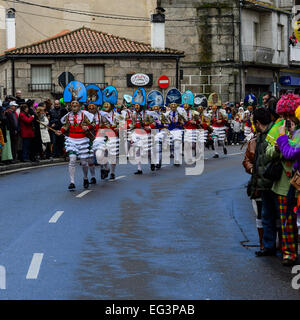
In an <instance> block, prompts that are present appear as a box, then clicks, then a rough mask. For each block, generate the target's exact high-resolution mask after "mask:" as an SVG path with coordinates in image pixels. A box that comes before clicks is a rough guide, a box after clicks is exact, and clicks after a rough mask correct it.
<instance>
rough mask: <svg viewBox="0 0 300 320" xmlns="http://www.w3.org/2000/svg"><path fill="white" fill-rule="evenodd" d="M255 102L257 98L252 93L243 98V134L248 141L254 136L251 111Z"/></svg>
mask: <svg viewBox="0 0 300 320" xmlns="http://www.w3.org/2000/svg"><path fill="white" fill-rule="evenodd" d="M256 104H257V99H256V97H255V96H254V95H253V94H249V95H247V96H246V97H245V99H244V106H245V107H247V110H246V111H245V112H244V135H245V139H246V141H250V140H251V138H252V137H253V136H254V133H253V131H252V128H253V112H254V110H255V107H256Z"/></svg>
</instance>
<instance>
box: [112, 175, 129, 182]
mask: <svg viewBox="0 0 300 320" xmlns="http://www.w3.org/2000/svg"><path fill="white" fill-rule="evenodd" d="M123 178H126V176H119V177H116V178H115V179H114V180H109V181H115V180H120V179H123Z"/></svg>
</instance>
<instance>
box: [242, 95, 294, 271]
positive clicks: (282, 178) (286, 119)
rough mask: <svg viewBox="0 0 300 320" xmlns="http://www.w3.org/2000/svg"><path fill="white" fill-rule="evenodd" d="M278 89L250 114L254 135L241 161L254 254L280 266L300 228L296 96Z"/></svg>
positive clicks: (290, 257) (290, 258)
mask: <svg viewBox="0 0 300 320" xmlns="http://www.w3.org/2000/svg"><path fill="white" fill-rule="evenodd" d="M298 94H299V92H298V90H297V91H295V92H294V93H287V92H282V95H281V96H280V99H279V100H278V101H277V100H276V99H275V98H274V99H273V101H271V100H270V98H269V97H267V96H266V97H264V98H265V103H264V107H263V108H256V109H255V110H254V113H253V124H254V127H255V131H256V132H255V137H254V138H253V139H251V140H250V142H249V143H248V146H247V150H246V153H245V159H244V161H243V165H244V167H245V169H246V171H247V173H249V174H250V175H251V179H250V181H249V184H248V188H247V192H248V195H249V196H250V198H251V199H252V204H253V208H254V211H255V213H256V215H257V220H256V222H257V230H258V235H259V240H260V250H259V251H257V252H256V255H257V256H258V257H263V256H276V255H280V256H281V257H282V263H283V265H285V266H292V265H294V264H295V263H297V259H298V227H300V224H299V223H300V210H299V208H300V179H298V176H299V177H300V172H299V170H300V96H299V95H298Z"/></svg>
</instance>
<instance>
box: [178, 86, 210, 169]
mask: <svg viewBox="0 0 300 320" xmlns="http://www.w3.org/2000/svg"><path fill="white" fill-rule="evenodd" d="M182 105H183V108H184V110H185V112H186V119H187V120H186V122H185V124H184V126H183V127H184V147H185V150H186V151H187V153H188V158H187V159H186V163H188V164H191V163H192V162H193V161H192V150H193V149H194V150H196V148H197V145H196V144H197V143H199V142H205V137H204V132H203V131H201V130H200V116H199V113H198V111H195V110H192V108H193V106H194V95H193V93H192V91H190V90H188V91H186V92H184V93H183V94H182ZM201 134H202V135H201Z"/></svg>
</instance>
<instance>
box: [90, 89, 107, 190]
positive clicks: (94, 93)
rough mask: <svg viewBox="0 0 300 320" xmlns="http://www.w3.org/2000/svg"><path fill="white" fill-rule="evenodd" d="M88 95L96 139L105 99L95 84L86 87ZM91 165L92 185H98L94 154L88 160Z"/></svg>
mask: <svg viewBox="0 0 300 320" xmlns="http://www.w3.org/2000/svg"><path fill="white" fill-rule="evenodd" d="M86 93H87V110H88V112H89V113H91V114H92V117H93V122H92V125H93V129H92V130H91V132H92V135H93V136H94V137H96V134H97V132H98V129H99V124H100V119H101V112H100V111H99V110H98V107H100V106H102V104H103V98H102V92H101V90H100V88H99V87H98V86H97V85H95V84H90V85H88V86H86ZM92 145H93V142H92V141H91V148H92ZM88 164H89V171H90V174H91V180H90V184H96V183H97V179H96V168H95V164H96V159H95V154H94V153H92V154H91V157H90V158H89V159H88Z"/></svg>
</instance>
